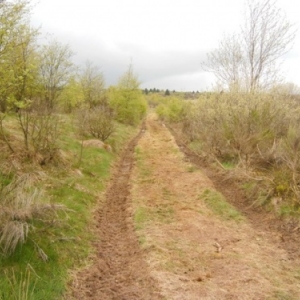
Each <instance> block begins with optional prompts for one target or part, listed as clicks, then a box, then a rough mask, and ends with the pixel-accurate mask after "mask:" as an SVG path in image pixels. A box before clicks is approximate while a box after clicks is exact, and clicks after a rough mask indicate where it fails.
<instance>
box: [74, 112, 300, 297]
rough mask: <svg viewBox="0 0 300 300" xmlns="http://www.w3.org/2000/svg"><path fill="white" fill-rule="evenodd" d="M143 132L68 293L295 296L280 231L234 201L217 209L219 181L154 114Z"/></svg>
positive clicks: (293, 272)
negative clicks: (91, 252)
mask: <svg viewBox="0 0 300 300" xmlns="http://www.w3.org/2000/svg"><path fill="white" fill-rule="evenodd" d="M145 129H146V130H143V132H142V133H141V134H140V135H139V136H138V137H136V139H135V140H133V141H132V142H131V143H130V145H129V147H128V148H127V150H126V151H125V152H124V155H123V157H122V158H121V161H120V164H119V166H118V168H117V169H116V172H115V174H114V176H113V179H112V182H111V185H110V187H109V188H108V190H107V193H106V202H105V204H104V208H103V207H102V209H101V210H99V211H98V212H97V214H96V221H97V232H98V235H99V241H98V242H97V243H96V244H95V247H96V256H95V257H94V260H93V264H92V266H91V267H89V268H88V269H85V270H82V271H81V272H80V273H79V274H78V275H77V280H76V281H74V286H73V287H74V289H73V291H74V292H73V299H104V300H105V299H128V300H130V299H143V300H144V299H146V300H147V299H149V300H150V299H154V300H155V299H172V300H173V299H178V300H179V299H180V300H182V299H183V300H184V299H186V300H197V299H207V300H208V299H217V300H222V299H237V300H243V299H245V300H248V299H253V300H254V299H255V300H259V299H269V300H271V299H295V300H296V299H300V267H299V262H300V261H299V256H297V255H293V256H291V255H290V254H291V253H290V252H289V251H288V247H283V246H282V243H281V239H282V237H281V236H276V234H275V233H274V235H273V233H270V231H269V230H268V229H266V230H264V228H263V227H258V226H254V224H253V222H252V221H251V220H249V219H248V218H247V216H246V215H242V214H240V213H239V212H238V211H235V210H234V209H233V208H232V207H229V206H220V207H221V210H220V209H219V210H218V209H216V205H220V204H222V205H223V202H222V201H224V199H223V198H222V196H221V195H220V194H218V192H217V191H216V188H218V186H216V185H215V184H214V183H213V181H211V180H210V179H209V178H208V177H207V176H206V175H205V174H204V173H203V172H202V171H201V170H200V169H199V168H197V167H195V165H193V164H191V162H190V161H189V160H187V158H186V157H185V156H184V154H183V153H182V152H181V151H180V149H179V147H178V146H177V145H176V142H175V139H174V137H173V136H172V135H171V133H170V131H169V130H168V129H167V128H166V127H165V126H164V125H162V124H161V123H160V122H159V121H157V119H156V116H155V115H153V114H152V115H149V116H148V118H147V121H146V124H145ZM235 196H236V195H235ZM226 197H231V195H230V193H227V194H226ZM230 200H231V199H230ZM211 201H212V202H211ZM235 201H238V200H237V199H235ZM217 208H218V207H217ZM257 221H259V219H257Z"/></svg>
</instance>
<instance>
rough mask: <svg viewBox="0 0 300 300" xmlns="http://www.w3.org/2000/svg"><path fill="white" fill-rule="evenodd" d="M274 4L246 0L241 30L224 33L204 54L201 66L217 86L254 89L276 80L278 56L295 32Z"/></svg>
mask: <svg viewBox="0 0 300 300" xmlns="http://www.w3.org/2000/svg"><path fill="white" fill-rule="evenodd" d="M275 4H276V1H275V0H263V1H258V0H255V1H250V0H248V1H247V10H246V14H245V24H244V26H243V27H242V30H241V32H240V33H239V34H235V35H231V36H226V37H225V38H224V39H223V40H222V41H221V43H220V45H219V47H218V48H217V49H216V50H214V51H212V52H211V53H209V54H208V55H207V62H206V63H204V67H205V69H206V70H208V71H211V72H213V73H214V74H215V76H216V77H217V80H218V83H219V84H220V85H221V86H223V87H227V88H229V89H230V90H232V89H235V90H245V91H249V92H255V91H258V90H264V89H269V88H270V87H272V86H273V85H274V84H276V83H278V81H279V78H278V75H279V59H280V57H281V56H282V55H283V54H285V53H286V52H287V50H288V49H289V48H290V46H291V43H292V41H293V40H294V37H295V33H294V31H293V26H292V25H291V24H290V23H289V22H288V21H287V20H286V18H285V16H284V15H283V13H282V11H281V10H280V9H278V8H277V7H276V5H275Z"/></svg>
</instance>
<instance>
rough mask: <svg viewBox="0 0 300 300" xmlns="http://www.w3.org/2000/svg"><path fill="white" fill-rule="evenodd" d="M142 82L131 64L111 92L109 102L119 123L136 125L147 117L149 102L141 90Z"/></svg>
mask: <svg viewBox="0 0 300 300" xmlns="http://www.w3.org/2000/svg"><path fill="white" fill-rule="evenodd" d="M139 86H140V82H139V80H138V77H137V75H135V74H134V72H133V66H132V65H131V64H130V65H129V67H128V70H127V71H126V72H125V73H124V75H123V76H121V78H120V80H119V83H118V85H117V86H116V87H111V88H110V90H109V102H110V105H111V107H112V108H113V109H114V110H115V112H116V119H117V120H118V121H119V122H122V123H125V124H130V125H136V124H137V123H138V122H139V121H140V120H141V119H142V118H143V116H144V115H145V113H146V110H147V102H146V100H145V98H144V96H143V93H142V91H141V90H140V88H139Z"/></svg>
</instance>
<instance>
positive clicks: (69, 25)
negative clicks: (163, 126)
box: [32, 0, 300, 91]
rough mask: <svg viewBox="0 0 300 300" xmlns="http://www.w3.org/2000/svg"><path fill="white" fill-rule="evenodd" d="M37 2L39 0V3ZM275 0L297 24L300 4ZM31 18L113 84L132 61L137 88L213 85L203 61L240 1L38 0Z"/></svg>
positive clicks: (292, 56)
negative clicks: (98, 70) (138, 82)
mask: <svg viewBox="0 0 300 300" xmlns="http://www.w3.org/2000/svg"><path fill="white" fill-rule="evenodd" d="M37 1H38V2H37ZM296 2H297V1H295V0H278V6H279V7H280V8H282V9H283V10H284V11H285V13H286V15H287V18H288V20H289V21H291V22H292V23H295V26H296V27H297V28H300V26H299V25H300V23H299V21H298V20H299V16H300V6H299V5H296V4H295V3H296ZM34 3H36V5H35V7H34V9H33V14H32V21H33V24H34V25H35V26H41V31H42V33H43V34H44V35H45V34H46V33H49V34H51V35H53V36H54V37H56V38H57V39H58V40H59V41H60V42H62V43H64V44H69V45H70V47H71V49H72V50H73V51H74V52H75V55H74V61H75V62H76V63H77V64H82V65H83V64H84V63H85V62H86V61H87V60H89V61H91V62H93V63H94V64H95V65H97V66H98V67H99V68H100V70H101V71H102V72H103V74H104V76H105V78H106V83H107V85H114V84H116V83H117V81H118V79H119V77H120V76H121V75H122V74H123V73H124V72H125V71H126V69H127V67H128V65H129V63H130V62H131V61H132V63H133V65H134V70H135V72H136V73H137V74H138V76H139V79H140V80H141V82H142V87H143V88H145V87H147V88H154V87H155V88H159V89H170V90H177V91H193V90H194V91H196V90H199V91H203V90H208V89H211V86H212V83H213V76H212V75H211V74H210V73H207V72H204V71H203V70H202V68H201V62H203V61H204V60H205V58H206V53H207V52H209V51H210V50H212V49H214V48H215V47H217V46H218V43H219V41H220V40H221V39H222V37H223V36H224V34H226V33H231V32H234V31H237V30H238V28H239V26H240V25H241V24H242V21H243V20H242V13H243V10H244V6H243V3H244V1H243V0H226V1H224V0H84V1H79V0H72V1H71V0H36V1H35V2H34ZM299 70H300V32H298V35H297V37H296V40H295V43H294V46H293V49H292V50H291V51H290V52H289V53H288V54H287V55H286V56H285V62H284V65H283V71H284V74H285V77H286V78H287V80H288V81H292V82H294V83H296V84H298V85H300V74H299V72H300V71H299Z"/></svg>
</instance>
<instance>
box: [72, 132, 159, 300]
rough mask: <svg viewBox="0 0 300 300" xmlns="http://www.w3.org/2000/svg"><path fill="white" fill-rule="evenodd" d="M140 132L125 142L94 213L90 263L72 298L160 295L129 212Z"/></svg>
mask: <svg viewBox="0 0 300 300" xmlns="http://www.w3.org/2000/svg"><path fill="white" fill-rule="evenodd" d="M143 131H144V130H143V129H142V130H141V131H140V133H139V134H138V135H137V136H136V137H135V138H134V139H133V140H132V141H131V142H130V143H129V144H128V146H127V148H126V149H125V151H124V152H123V155H122V156H121V159H120V162H119V165H118V166H117V168H116V172H115V174H114V176H113V178H112V182H111V185H110V187H109V188H108V190H107V192H106V201H105V204H104V207H102V208H101V209H99V210H98V211H97V214H96V222H97V225H96V227H97V233H98V234H99V241H98V242H97V244H96V245H95V246H96V255H95V257H94V260H93V265H92V266H91V267H89V268H88V269H85V270H82V271H81V272H80V273H79V274H78V275H77V280H76V282H74V284H73V285H76V287H74V289H73V295H72V297H73V299H97V300H99V299H101V300H105V299H110V300H111V299H118V300H120V299H145V300H147V299H149V300H150V299H151V300H152V299H154V300H155V299H162V297H161V296H160V294H159V291H158V288H157V284H156V282H155V280H154V279H153V278H151V276H150V275H149V271H148V267H147V264H146V262H145V260H144V255H143V252H142V250H141V249H140V247H139V243H138V240H137V237H136V235H135V233H134V226H133V223H132V216H131V213H130V203H129V200H130V199H129V195H130V186H129V180H130V174H131V170H132V167H133V164H134V149H135V146H136V144H137V143H138V141H139V139H140V137H141V136H142V134H143Z"/></svg>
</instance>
